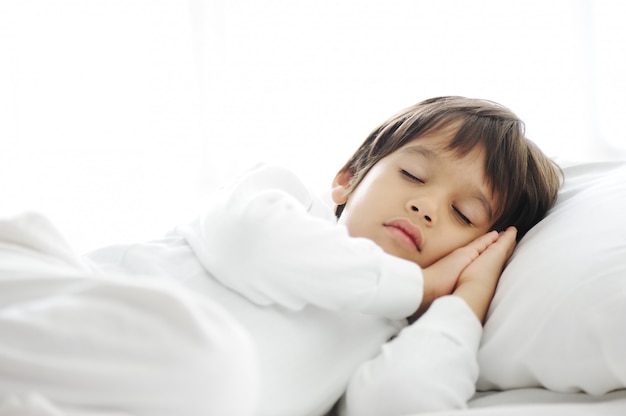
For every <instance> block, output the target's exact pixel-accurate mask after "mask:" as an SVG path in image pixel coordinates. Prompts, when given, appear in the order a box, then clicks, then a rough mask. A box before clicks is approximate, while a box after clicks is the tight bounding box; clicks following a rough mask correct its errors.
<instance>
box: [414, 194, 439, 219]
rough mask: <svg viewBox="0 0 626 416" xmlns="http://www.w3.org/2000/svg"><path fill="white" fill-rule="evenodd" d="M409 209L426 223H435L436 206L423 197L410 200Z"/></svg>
mask: <svg viewBox="0 0 626 416" xmlns="http://www.w3.org/2000/svg"><path fill="white" fill-rule="evenodd" d="M408 208H409V210H410V211H411V212H412V213H413V214H415V215H417V217H418V218H423V219H424V221H426V223H428V224H431V225H433V224H435V223H436V221H437V215H436V208H435V207H434V205H433V204H432V203H430V202H428V201H426V200H424V199H422V200H419V201H417V200H412V201H409V203H408Z"/></svg>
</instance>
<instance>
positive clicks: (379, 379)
mask: <svg viewBox="0 0 626 416" xmlns="http://www.w3.org/2000/svg"><path fill="white" fill-rule="evenodd" d="M481 335H482V327H481V325H480V323H479V322H478V320H476V318H475V317H474V314H473V313H472V311H471V310H470V309H469V308H468V306H467V305H466V304H465V303H464V302H463V301H461V300H459V299H458V298H456V297H453V296H447V297H443V298H441V299H439V300H437V301H435V302H434V303H433V305H432V307H431V308H430V309H429V310H428V311H427V312H426V313H425V314H424V316H423V317H421V318H420V319H419V320H418V321H417V322H415V323H414V324H413V325H411V326H408V327H406V328H405V329H404V330H403V331H402V332H401V333H400V334H399V335H398V337H396V338H395V339H394V340H392V341H391V342H389V343H388V344H386V345H385V346H384V347H383V349H382V351H381V353H380V354H379V355H378V356H377V357H375V358H374V359H372V360H370V361H368V362H366V363H364V364H363V365H361V367H360V368H359V369H358V371H357V372H356V373H355V375H354V376H353V377H352V378H351V380H350V383H349V387H348V390H347V393H346V397H345V398H344V402H343V411H344V413H343V414H344V415H346V416H377V415H381V416H393V415H405V414H417V413H422V412H432V411H437V410H449V409H458V408H464V407H466V403H467V400H469V398H471V397H472V395H473V394H474V392H475V387H474V383H475V381H476V378H477V377H478V365H477V361H476V351H477V350H478V344H479V342H480V337H481Z"/></svg>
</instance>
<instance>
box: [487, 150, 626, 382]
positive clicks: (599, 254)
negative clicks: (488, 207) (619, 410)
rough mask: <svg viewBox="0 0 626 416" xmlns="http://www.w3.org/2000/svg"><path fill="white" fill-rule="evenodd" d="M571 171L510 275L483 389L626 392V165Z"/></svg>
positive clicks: (494, 316) (501, 290) (492, 332)
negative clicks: (625, 390) (554, 203)
mask: <svg viewBox="0 0 626 416" xmlns="http://www.w3.org/2000/svg"><path fill="white" fill-rule="evenodd" d="M563 170H564V174H565V182H564V184H563V187H562V189H561V191H560V193H559V198H558V200H557V204H556V205H555V207H554V208H553V209H552V210H551V211H550V213H549V214H548V216H547V217H546V218H545V219H544V220H543V221H541V222H540V223H539V224H537V225H536V226H535V227H534V228H533V229H532V230H531V231H530V232H529V233H528V234H527V235H526V236H525V237H524V238H523V239H522V241H521V242H520V244H519V245H518V248H517V250H516V252H515V254H514V256H513V257H512V259H511V261H510V263H509V265H508V266H507V268H506V269H505V271H504V273H503V274H502V278H501V280H500V283H499V285H498V289H497V292H496V296H495V297H494V299H493V302H492V304H491V307H490V310H489V314H488V320H487V323H486V325H485V331H484V336H483V339H482V342H481V347H480V350H479V353H478V359H479V364H480V370H481V373H480V378H479V380H478V389H479V390H490V389H497V390H504V389H514V388H523V387H535V386H539V387H545V388H547V389H550V390H555V391H561V392H574V391H583V392H586V393H590V394H603V393H606V392H608V391H611V390H615V389H620V388H625V387H626V162H602V163H589V164H578V165H572V166H569V167H565V168H564V169H563Z"/></svg>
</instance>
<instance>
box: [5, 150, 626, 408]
mask: <svg viewBox="0 0 626 416" xmlns="http://www.w3.org/2000/svg"><path fill="white" fill-rule="evenodd" d="M562 166H563V167H564V177H565V181H564V185H563V187H562V189H561V191H560V194H559V199H558V201H557V204H556V206H555V207H554V208H553V209H552V210H551V211H550V213H549V214H548V216H547V217H546V218H545V219H544V220H543V221H542V222H540V223H539V224H538V225H537V226H536V227H534V228H533V229H532V230H531V231H530V232H529V233H528V234H527V235H526V236H525V237H524V238H523V240H522V241H521V242H520V244H519V246H518V248H517V250H516V252H515V254H514V255H513V257H512V258H511V260H510V262H509V264H508V265H507V267H506V269H505V271H504V273H503V275H502V278H501V280H500V283H499V285H498V289H497V292H496V296H495V298H494V299H493V302H492V304H491V307H490V310H489V314H488V318H487V321H486V324H485V330H484V336H483V339H482V343H481V347H480V350H479V354H478V361H479V365H480V370H481V371H480V377H479V379H478V381H477V389H478V392H477V394H476V395H475V397H474V398H473V399H472V400H471V401H470V402H469V403H468V407H467V408H465V409H457V410H444V411H440V412H431V413H429V415H439V416H488V415H499V416H514V415H529V414H532V415H550V416H552V415H567V416H576V415H589V414H593V415H625V414H626V214H625V213H626V162H596V163H562ZM86 276H87V277H89V279H85V277H86ZM0 285H1V287H2V288H1V290H0V334H2V345H1V346H0V415H1V416H4V415H12V416H20V415H42V416H96V415H98V416H113V415H117V416H121V415H131V414H132V415H139V414H141V415H144V414H145V415H157V416H158V415H231V414H232V415H250V414H253V411H252V406H253V405H252V403H254V400H255V390H254V370H253V368H254V359H255V356H254V349H253V347H252V345H251V344H250V342H249V340H248V338H247V336H246V334H245V332H244V331H243V330H241V328H239V327H238V325H237V323H236V322H235V321H234V320H232V319H231V318H230V317H229V316H228V314H227V313H225V312H224V311H222V310H220V309H219V308H218V307H217V306H216V305H213V304H211V303H208V302H204V301H202V302H199V300H198V299H197V298H195V297H194V296H193V294H191V293H188V292H186V291H184V290H181V288H179V287H177V286H176V285H174V284H169V282H167V281H158V282H155V281H154V280H150V279H146V280H143V279H139V278H138V279H134V280H132V281H131V282H129V281H128V280H125V279H123V277H122V276H111V275H109V274H107V275H105V274H104V273H102V271H101V270H97V269H94V268H93V267H91V266H90V265H89V264H88V263H87V262H85V261H84V258H83V257H82V256H81V255H79V254H77V253H75V252H74V251H73V250H72V248H71V247H69V246H68V245H67V244H66V243H65V240H64V238H63V236H62V234H61V233H60V232H59V231H58V230H57V229H56V228H55V227H54V225H53V224H51V223H50V222H49V221H48V220H47V219H46V218H45V217H44V216H41V215H39V214H33V213H21V214H16V215H15V216H11V217H5V218H2V219H0ZM102 313H106V316H107V318H106V319H103V318H102V316H103V315H102ZM207 316H211V319H207ZM215 334H218V335H219V336H216V335H215ZM76 337H80V338H81V340H82V341H81V342H75V341H74V340H75V339H76ZM206 348H211V350H212V351H214V352H216V356H219V357H221V358H220V359H219V360H212V359H211V357H210V356H207V354H206V353H205V351H206ZM104 357H106V359H105V358H104ZM172 357H176V358H174V359H173V358H172ZM207 369H211V371H206V370H207ZM94 371H96V372H97V374H98V375H99V377H94V374H96V373H94ZM246 383H248V384H246ZM218 387H219V388H220V391H221V392H223V393H222V394H220V395H219V397H212V398H211V399H210V400H208V399H207V394H206V391H207V389H211V388H218ZM155 389H156V391H161V392H162V394H160V395H158V396H155V395H154V394H148V392H154V391H155ZM92 403H106V406H96V407H94V406H92V405H91V404H92ZM116 409H117V410H116ZM119 409H129V410H128V413H124V412H120V411H119Z"/></svg>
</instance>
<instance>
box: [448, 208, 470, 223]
mask: <svg viewBox="0 0 626 416" xmlns="http://www.w3.org/2000/svg"><path fill="white" fill-rule="evenodd" d="M452 209H453V210H454V214H455V215H456V216H457V218H458V219H459V220H460V221H461V222H463V223H464V224H466V225H472V221H470V219H469V218H467V217H466V216H465V215H463V213H462V212H461V211H459V209H458V208H456V207H455V206H453V207H452Z"/></svg>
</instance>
